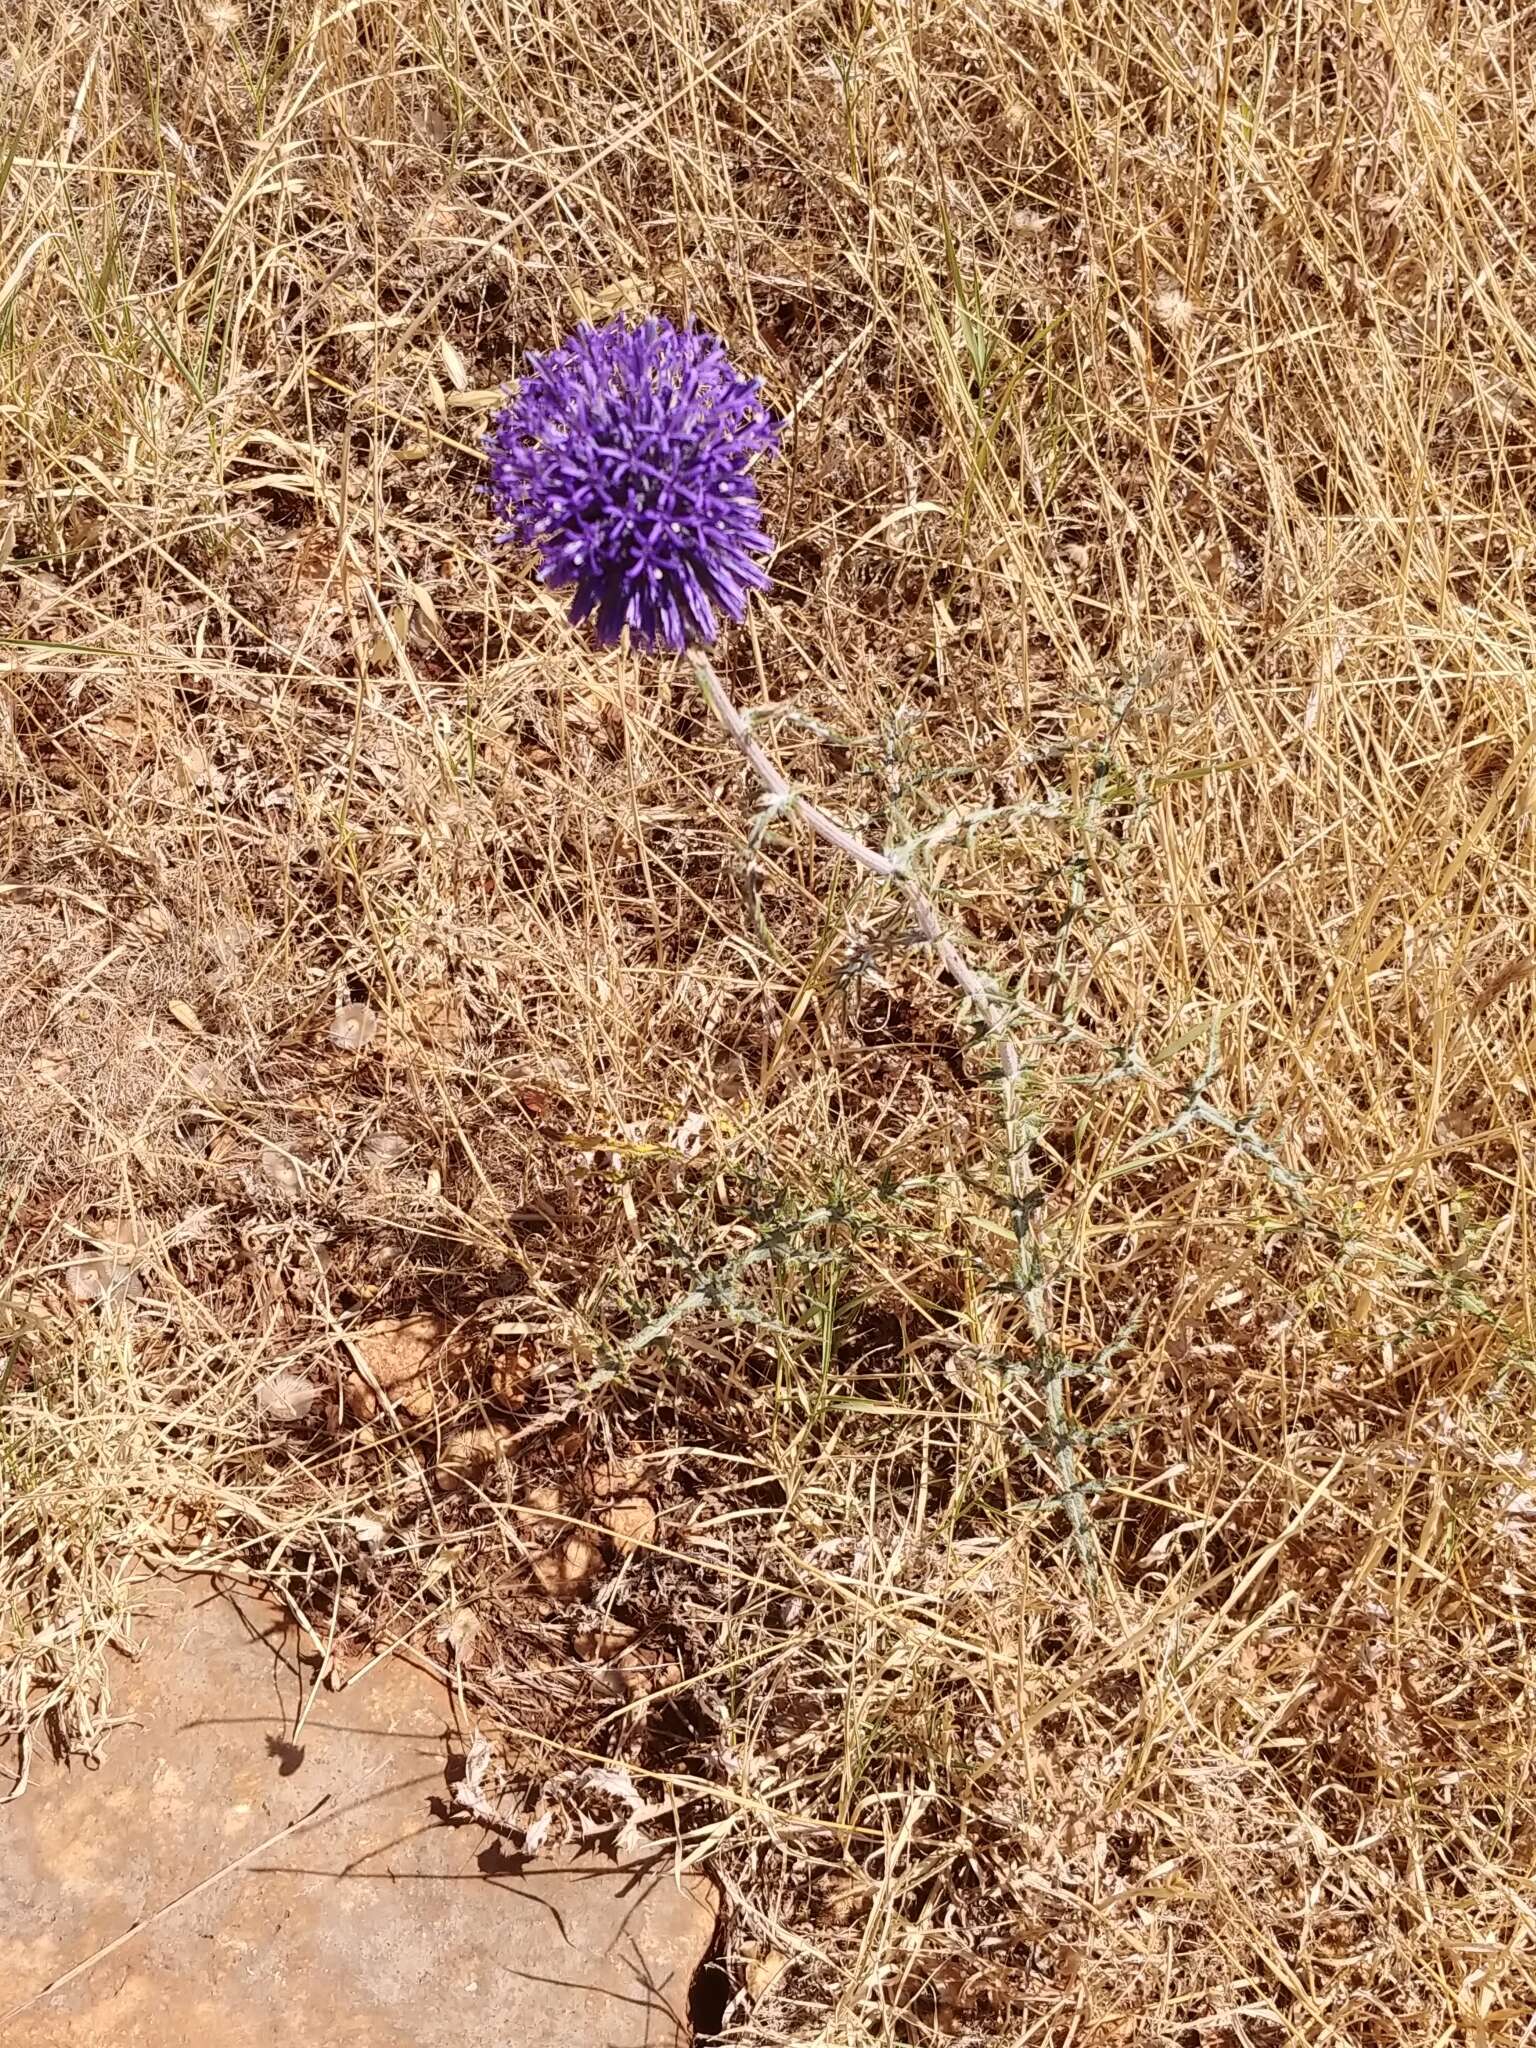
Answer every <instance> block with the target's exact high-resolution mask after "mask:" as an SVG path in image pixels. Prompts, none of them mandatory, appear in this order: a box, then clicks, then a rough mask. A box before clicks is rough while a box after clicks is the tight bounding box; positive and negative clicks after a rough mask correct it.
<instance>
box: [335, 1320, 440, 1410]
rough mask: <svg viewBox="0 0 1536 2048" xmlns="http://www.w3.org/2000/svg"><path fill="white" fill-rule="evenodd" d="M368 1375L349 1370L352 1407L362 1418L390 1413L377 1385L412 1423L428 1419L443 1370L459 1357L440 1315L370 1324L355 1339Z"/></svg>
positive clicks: (348, 1400) (348, 1394)
mask: <svg viewBox="0 0 1536 2048" xmlns="http://www.w3.org/2000/svg"><path fill="white" fill-rule="evenodd" d="M352 1342H353V1344H354V1345H355V1347H356V1349H357V1352H358V1355H359V1357H361V1359H362V1360H363V1363H364V1364H365V1365H366V1366H367V1368H368V1372H367V1374H366V1375H365V1374H363V1373H361V1372H353V1373H349V1374H348V1375H347V1382H346V1389H345V1398H346V1404H347V1411H348V1413H349V1414H351V1415H352V1416H353V1417H354V1418H355V1419H356V1420H357V1421H359V1422H372V1421H374V1420H375V1419H376V1418H377V1417H378V1416H380V1415H382V1414H384V1413H386V1412H387V1411H386V1409H385V1407H384V1403H383V1402H381V1401H380V1399H379V1395H378V1393H377V1392H376V1391H375V1387H377V1388H378V1389H380V1390H381V1391H382V1392H383V1394H384V1395H385V1396H386V1398H387V1400H388V1403H389V1405H390V1407H392V1408H393V1409H394V1410H395V1411H396V1413H397V1414H400V1415H403V1416H404V1417H405V1418H406V1419H407V1420H408V1421H411V1422H425V1421H426V1419H427V1417H428V1416H429V1415H430V1414H431V1413H432V1411H433V1409H434V1408H435V1407H436V1405H437V1399H438V1393H439V1390H440V1388H441V1384H442V1376H443V1369H444V1368H445V1367H446V1366H447V1365H449V1364H450V1363H452V1362H453V1361H454V1360H455V1359H456V1358H457V1357H458V1356H459V1351H458V1347H456V1346H455V1345H454V1344H452V1343H450V1341H449V1331H448V1325H447V1324H446V1323H445V1322H444V1321H443V1319H442V1317H441V1316H435V1315H419V1316H399V1317H396V1318H394V1319H392V1320H391V1321H389V1322H382V1323H371V1324H369V1326H368V1327H367V1329H364V1330H359V1331H358V1332H357V1334H356V1335H355V1336H354V1337H353V1339H352Z"/></svg>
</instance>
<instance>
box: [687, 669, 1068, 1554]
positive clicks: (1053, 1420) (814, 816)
mask: <svg viewBox="0 0 1536 2048" xmlns="http://www.w3.org/2000/svg"><path fill="white" fill-rule="evenodd" d="M689 659H690V662H691V664H692V667H693V672H694V674H695V675H696V676H697V678H698V680H699V685H700V687H701V688H702V690H703V692H704V695H705V698H706V699H707V700H708V703H709V707H710V709H711V711H713V712H714V714H715V716H716V718H718V719H719V721H720V723H721V724H722V725H723V726H724V727H725V730H726V731H727V733H729V735H730V737H731V739H732V740H733V741H734V742H735V744H736V746H737V748H738V749H739V751H740V752H741V754H742V756H743V758H744V759H745V761H746V763H747V765H748V767H750V768H751V770H752V772H753V774H754V775H755V776H756V777H757V779H758V781H759V782H760V783H761V784H762V785H763V788H764V789H765V790H766V791H767V792H768V795H769V796H770V797H771V798H772V799H773V801H774V803H775V805H776V806H777V807H778V808H780V809H781V810H783V811H785V812H786V813H793V814H794V815H795V816H797V817H799V818H801V819H802V820H803V821H804V822H805V824H807V825H808V826H809V827H810V829H811V830H812V831H813V832H814V833H815V834H816V836H817V837H818V838H819V839H822V840H824V841H825V842H826V844H827V845H828V846H830V847H833V848H835V849H836V851H837V852H838V853H841V854H843V855H844V856H845V857H846V858H847V859H848V860H851V861H853V862H854V863H855V864H856V865H857V866H858V867H861V868H864V869H865V870H866V871H867V872H868V873H869V874H872V875H876V876H878V877H879V879H880V880H881V881H882V882H888V883H890V884H891V885H892V887H894V888H896V889H898V890H899V891H900V892H901V894H902V895H903V896H904V897H905V898H906V901H907V905H908V908H909V909H910V910H911V912H912V915H913V918H914V920H915V922H916V924H917V928H918V931H919V932H920V933H921V934H922V936H923V938H924V940H925V941H926V942H927V944H928V945H929V946H931V947H932V948H933V951H934V952H935V953H936V954H937V956H938V959H939V962H940V965H941V966H943V967H944V969H945V970H946V971H947V972H948V973H949V975H950V976H951V977H952V978H953V980H954V981H955V982H956V983H957V984H958V986H959V987H960V989H961V990H962V991H963V992H964V995H965V997H966V1000H967V1001H968V1002H969V1003H970V1005H971V1008H972V1009H973V1010H974V1011H975V1012H976V1015H977V1017H978V1018H979V1019H980V1020H981V1023H982V1024H983V1025H984V1027H985V1029H986V1033H987V1036H988V1037H989V1038H990V1039H991V1040H992V1041H993V1043H994V1045H995V1046H996V1048H997V1065H998V1088H999V1093H1000V1094H1001V1097H1002V1105H1003V1121H1004V1125H1005V1129H1006V1134H1007V1147H1008V1193H1009V1206H1010V1209H1011V1211H1012V1218H1013V1229H1014V1235H1015V1237H1016V1239H1017V1243H1018V1258H1017V1264H1016V1268H1015V1277H1016V1280H1017V1283H1018V1287H1019V1293H1020V1295H1021V1297H1022V1299H1023V1301H1024V1304H1025V1313H1026V1315H1027V1316H1028V1319H1029V1333H1030V1339H1031V1341H1032V1343H1033V1344H1034V1346H1035V1349H1036V1352H1037V1355H1038V1357H1039V1360H1040V1364H1041V1367H1042V1386H1043V1389H1044V1397H1045V1414H1046V1423H1047V1427H1048V1429H1049V1432H1050V1439H1051V1448H1052V1454H1053V1457H1054V1461H1055V1469H1056V1478H1057V1480H1058V1482H1059V1484H1060V1487H1061V1497H1062V1503H1063V1505H1064V1506H1065V1508H1066V1511H1067V1516H1068V1519H1069V1520H1070V1522H1071V1524H1072V1534H1073V1537H1074V1538H1075V1540H1076V1543H1077V1548H1078V1552H1079V1554H1080V1556H1081V1557H1082V1560H1083V1564H1084V1566H1085V1567H1086V1568H1087V1569H1088V1570H1089V1571H1090V1572H1092V1571H1093V1570H1094V1568H1095V1565H1096V1563H1097V1556H1098V1553H1097V1548H1096V1545H1095V1542H1094V1534H1093V1527H1092V1524H1091V1522H1090V1521H1089V1518H1088V1510H1087V1508H1086V1506H1085V1505H1084V1501H1083V1488H1082V1482H1081V1480H1080V1479H1079V1477H1078V1471H1077V1460H1076V1457H1075V1456H1074V1453H1073V1449H1072V1425H1071V1423H1070V1422H1069V1421H1068V1418H1067V1409H1066V1398H1065V1394H1064V1392H1063V1384H1064V1380H1065V1367H1066V1363H1067V1361H1066V1359H1065V1357H1064V1356H1063V1355H1062V1353H1061V1352H1060V1351H1059V1349H1058V1348H1057V1347H1056V1346H1055V1345H1053V1344H1052V1342H1051V1336H1050V1325H1049V1322H1048V1320H1047V1317H1046V1310H1045V1277H1044V1265H1043V1261H1042V1259H1041V1256H1040V1247H1039V1243H1038V1239H1037V1236H1036V1224H1035V1217H1036V1213H1037V1211H1038V1209H1039V1203H1040V1197H1039V1187H1038V1183H1037V1182H1036V1179H1035V1174H1034V1169H1033V1167H1032V1166H1031V1164H1030V1159H1029V1145H1028V1140H1027V1138H1026V1137H1025V1133H1024V1118H1023V1113H1022V1107H1021V1103H1020V1084H1021V1082H1022V1079H1023V1063H1022V1061H1021V1060H1020V1058H1019V1049H1018V1046H1017V1044H1016V1042H1015V1040H1014V1038H1013V1034H1012V1029H1011V1025H1010V1019H1009V1012H1008V1005H1007V1003H1006V1002H1005V1000H1004V999H1003V997H1002V996H1000V995H999V994H998V993H997V991H996V990H994V989H993V988H991V987H989V986H988V984H987V982H986V981H985V979H984V978H983V977H982V976H981V975H980V974H978V973H977V971H976V969H975V968H974V967H973V966H972V965H971V963H970V961H969V960H967V959H966V957H965V955H964V953H962V952H961V950H960V948H959V947H958V946H957V945H956V944H955V942H954V940H953V939H952V938H951V937H950V935H949V933H948V932H947V931H946V930H945V928H944V922H943V919H942V918H941V917H940V915H939V912H938V910H937V909H936V908H935V906H934V902H933V899H932V897H931V896H929V894H928V893H927V891H926V890H925V889H924V888H923V886H922V884H921V883H920V882H918V881H917V879H916V878H915V877H914V876H913V875H912V873H911V872H910V870H909V869H908V868H907V866H906V864H905V863H904V862H903V861H902V860H900V859H897V858H894V857H893V856H892V855H890V854H886V853H878V852H876V850H875V848H874V847H872V846H867V845H866V844H865V843H864V841H863V840H862V839H859V838H857V837H856V836H855V835H854V834H853V833H852V832H850V831H849V830H848V828H847V827H846V826H845V825H840V824H839V823H838V821H837V820H836V818H833V817H831V816H829V815H828V813H827V812H826V811H824V810H822V809H821V807H820V806H819V805H818V804H814V803H812V802H811V800H810V798H809V797H806V796H803V795H802V794H801V793H800V791H799V790H797V789H796V788H795V787H794V785H793V783H791V782H790V781H789V779H788V778H787V777H786V776H785V774H784V772H783V770H782V769H781V768H780V767H779V765H778V763H777V762H776V761H774V760H773V758H772V757H771V756H770V755H769V754H767V753H766V752H765V751H764V750H763V748H762V747H761V746H760V745H759V744H758V742H757V740H756V738H755V737H754V736H753V732H752V727H751V724H750V722H749V721H748V719H747V718H746V716H745V715H744V713H743V712H742V711H740V710H739V709H738V707H737V706H736V704H735V703H734V702H733V701H732V699H731V696H730V694H729V692H728V691H727V690H726V688H725V685H724V684H723V683H722V682H721V680H720V678H719V676H718V675H716V673H715V671H714V668H713V666H712V665H711V664H710V662H709V661H708V660H706V658H705V657H704V656H703V655H702V654H698V653H695V654H692V655H691V656H690V657H689Z"/></svg>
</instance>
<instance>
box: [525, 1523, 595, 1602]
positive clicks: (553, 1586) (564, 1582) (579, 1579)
mask: <svg viewBox="0 0 1536 2048" xmlns="http://www.w3.org/2000/svg"><path fill="white" fill-rule="evenodd" d="M601 1563H602V1553H601V1552H600V1551H599V1550H598V1547H597V1545H596V1544H595V1543H594V1542H593V1541H592V1539H591V1537H589V1536H584V1535H583V1534H582V1533H581V1531H580V1530H579V1529H573V1530H572V1531H571V1533H570V1534H569V1535H568V1536H567V1537H566V1538H565V1540H564V1542H562V1543H559V1544H557V1545H556V1547H555V1548H554V1549H553V1550H552V1551H550V1552H549V1553H548V1554H547V1555H546V1556H544V1557H536V1558H535V1559H534V1561H533V1575H534V1577H535V1578H536V1579H537V1580H538V1582H539V1585H540V1586H541V1588H542V1589H543V1590H544V1592H546V1593H547V1594H549V1596H550V1598H551V1599H554V1600H579V1599H580V1598H581V1597H582V1595H583V1594H584V1593H585V1592H586V1590H587V1588H588V1587H589V1586H590V1585H591V1584H592V1582H593V1580H594V1579H595V1578H596V1577H597V1573H598V1567H599V1566H600V1564H601Z"/></svg>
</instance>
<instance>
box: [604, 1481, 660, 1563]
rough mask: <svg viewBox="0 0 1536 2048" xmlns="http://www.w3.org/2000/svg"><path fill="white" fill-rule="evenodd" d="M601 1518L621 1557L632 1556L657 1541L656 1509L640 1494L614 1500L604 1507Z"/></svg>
mask: <svg viewBox="0 0 1536 2048" xmlns="http://www.w3.org/2000/svg"><path fill="white" fill-rule="evenodd" d="M600 1519H601V1521H602V1525H603V1527H604V1528H605V1529H606V1530H607V1531H608V1533H609V1535H610V1536H611V1537H612V1538H613V1547H614V1549H615V1550H616V1551H617V1552H618V1553H619V1555H620V1557H629V1556H632V1555H633V1553H634V1552H635V1551H637V1550H644V1549H645V1548H646V1547H647V1546H648V1545H649V1544H652V1543H654V1542H655V1541H656V1510H655V1508H654V1507H653V1506H652V1505H651V1503H650V1502H649V1501H648V1500H646V1499H644V1498H643V1497H642V1496H640V1495H636V1496H635V1498H634V1499H632V1500H616V1501H614V1502H613V1503H612V1504H611V1506H609V1507H606V1508H604V1509H603V1512H602V1515H601V1517H600Z"/></svg>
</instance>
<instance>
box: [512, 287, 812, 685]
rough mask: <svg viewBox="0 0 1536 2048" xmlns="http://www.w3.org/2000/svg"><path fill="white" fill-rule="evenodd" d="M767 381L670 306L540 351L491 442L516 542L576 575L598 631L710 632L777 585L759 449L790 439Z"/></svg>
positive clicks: (550, 567) (584, 607) (645, 635)
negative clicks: (676, 319) (679, 321)
mask: <svg viewBox="0 0 1536 2048" xmlns="http://www.w3.org/2000/svg"><path fill="white" fill-rule="evenodd" d="M778 438H779V436H778V427H777V425H776V424H775V422H774V421H773V420H771V419H770V418H769V417H768V415H767V413H766V412H765V411H764V409H763V404H762V399H761V396H760V386H759V384H758V382H757V380H756V379H755V378H752V377H745V376H743V375H742V373H741V372H740V371H739V370H737V369H736V368H735V367H734V366H733V365H732V363H731V361H730V359H729V358H728V357H727V355H726V353H725V350H724V348H723V347H722V345H721V344H720V342H718V341H717V340H716V339H715V337H714V336H713V335H710V334H703V333H700V332H699V330H698V329H696V328H694V327H692V326H688V327H682V328H677V327H674V326H673V325H672V323H671V321H670V320H662V319H649V320H642V321H635V322H631V321H630V320H627V319H625V318H624V317H622V316H621V317H620V318H619V319H617V320H610V321H608V322H606V323H605V324H604V325H603V326H601V327H590V326H581V327H578V328H577V329H576V331H575V333H574V334H572V335H570V336H568V337H567V339H566V340H564V341H563V342H561V344H560V346H559V347H558V348H554V349H551V350H549V351H548V353H547V354H545V355H536V356H533V357H531V358H530V360H529V364H528V368H527V371H526V372H525V374H524V376H523V378H522V381H521V383H520V384H519V386H518V391H517V396H516V398H515V399H514V400H513V402H512V403H511V404H510V405H509V406H508V407H507V408H506V410H505V411H503V412H500V413H498V414H497V416H496V418H495V420H494V422H493V423H492V430H491V433H490V435H489V436H488V437H487V440H486V452H487V454H488V456H489V457H490V464H491V497H492V500H493V502H494V504H495V506H496V510H497V512H498V514H500V516H501V517H502V518H504V519H505V520H506V521H507V530H506V531H505V532H504V533H503V534H502V536H501V538H502V539H504V540H515V541H518V542H520V543H521V544H522V545H523V546H525V547H530V548H533V549H535V550H537V552H538V555H539V558H540V569H539V574H540V576H541V578H542V580H543V581H544V582H545V583H550V584H553V585H555V586H556V587H558V588H564V587H566V586H568V585H572V584H574V585H575V597H574V599H573V601H572V604H571V617H572V619H573V620H576V621H579V620H582V619H585V618H587V617H589V616H593V615H595V618H596V629H597V638H598V642H599V644H600V645H602V646H604V647H610V646H612V645H613V643H614V642H615V641H616V640H617V639H618V638H619V635H620V634H621V632H622V631H623V629H624V628H625V627H626V626H627V627H628V628H629V631H630V635H631V637H632V638H633V639H634V640H635V641H636V642H637V643H638V644H639V645H640V646H642V647H645V648H648V649H655V648H657V647H670V648H675V649H677V650H679V651H681V650H682V649H683V648H685V647H687V646H689V645H691V644H692V643H694V642H697V641H701V640H702V641H709V640H713V639H714V637H715V635H716V633H717V631H718V630H719V622H718V617H717V614H718V613H720V612H724V613H726V614H727V615H728V616H729V617H731V618H733V619H735V620H736V621H737V622H738V623H739V622H740V621H741V619H742V618H743V617H744V616H745V613H746V606H747V596H748V593H749V592H750V591H753V590H766V589H767V588H768V577H767V574H766V572H765V571H764V569H763V567H762V564H761V563H760V562H759V561H758V560H757V559H755V558H756V557H758V556H761V555H767V554H770V553H771V552H772V550H773V543H772V541H771V540H770V539H769V537H768V535H767V534H766V533H764V531H763V527H762V511H761V507H760V505H759V502H758V496H757V485H756V483H755V482H754V481H753V478H752V468H751V466H752V463H753V462H754V460H755V459H756V458H757V457H758V456H759V455H765V454H768V453H770V452H771V451H772V450H773V449H775V448H776V447H777V446H778Z"/></svg>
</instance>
